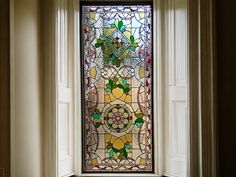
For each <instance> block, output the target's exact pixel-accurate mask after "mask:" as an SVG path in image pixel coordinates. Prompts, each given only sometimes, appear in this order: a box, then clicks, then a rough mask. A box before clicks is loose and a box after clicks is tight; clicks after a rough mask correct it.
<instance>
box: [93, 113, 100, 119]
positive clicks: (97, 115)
mask: <svg viewBox="0 0 236 177" xmlns="http://www.w3.org/2000/svg"><path fill="white" fill-rule="evenodd" d="M101 116H102V114H97V113H93V118H94V119H100V118H101Z"/></svg>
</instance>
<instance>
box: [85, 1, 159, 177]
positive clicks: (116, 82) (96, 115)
mask: <svg viewBox="0 0 236 177" xmlns="http://www.w3.org/2000/svg"><path fill="white" fill-rule="evenodd" d="M81 10H82V11H81V38H82V41H81V51H82V53H81V57H82V61H81V63H82V98H83V99H82V113H83V114H82V125H83V126H82V127H83V132H82V135H83V136H82V137H83V153H82V154H83V172H85V173H86V172H87V173H103V172H109V173H115V172H116V173H121V172H133V173H137V172H144V173H152V172H153V170H154V169H153V166H154V163H153V162H154V159H153V128H152V125H153V116H152V107H153V105H152V99H153V98H152V6H151V5H150V4H148V3H146V4H145V3H142V4H138V3H137V4H133V5H132V4H125V3H124V4H123V5H121V4H117V5H103V4H97V3H96V4H93V3H91V2H90V3H82V5H81Z"/></svg>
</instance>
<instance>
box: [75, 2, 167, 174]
mask: <svg viewBox="0 0 236 177" xmlns="http://www.w3.org/2000/svg"><path fill="white" fill-rule="evenodd" d="M160 3H161V1H160V0H156V1H153V34H154V36H153V49H154V50H153V58H155V60H154V61H153V75H154V79H153V84H154V94H153V102H154V105H157V107H156V109H155V108H154V109H153V111H154V113H153V115H154V117H162V111H163V105H162V104H160V103H162V100H163V99H164V98H163V97H162V96H161V95H163V94H162V90H163V88H162V85H163V84H162V83H163V79H164V78H163V72H164V71H163V67H161V66H162V63H163V62H164V57H162V49H161V47H162V44H161V43H159V44H157V42H156V41H162V39H161V34H162V31H163V27H162V25H161V21H162V20H161V17H162V15H161V13H162V9H161V5H160ZM72 6H73V7H74V9H73V10H72V15H73V14H74V15H75V16H74V23H73V24H74V25H75V26H74V39H77V40H75V41H74V48H75V49H80V24H79V21H80V16H79V15H80V13H81V12H80V3H79V1H74V4H73V5H72ZM74 56H75V57H74V58H75V61H76V62H78V63H77V64H75V66H80V64H79V63H80V60H81V58H80V51H79V50H75V51H74ZM163 65H164V63H163ZM74 69H75V73H76V76H75V78H76V77H77V78H76V79H75V82H77V83H76V84H75V85H77V87H76V88H75V90H78V92H77V93H76V95H77V94H78V95H77V96H76V98H77V99H78V100H77V101H75V102H76V104H75V106H76V108H77V111H76V114H77V116H75V117H80V115H82V114H81V110H80V103H81V102H80V99H79V98H81V95H80V94H81V82H80V81H81V78H80V76H81V70H80V69H81V68H80V67H75V68H74ZM156 76H157V77H156ZM157 93H158V96H157ZM154 98H158V100H157V99H154ZM78 108H79V109H78ZM157 110H158V111H157ZM162 120H163V119H160V118H158V119H157V121H154V135H153V138H154V147H156V148H155V149H154V151H153V152H154V164H155V167H154V173H153V174H149V173H140V174H135V176H144V177H160V176H162V175H161V174H162V172H163V166H162V163H160V161H161V162H163V159H164V156H163V142H162V139H163V133H161V132H162V127H163V126H162V125H163V122H162ZM75 126H76V128H75V134H76V135H80V134H81V132H82V130H81V127H82V126H83V125H82V124H81V119H76V122H75ZM78 127H79V128H78ZM75 142H76V145H75V157H82V154H81V152H82V149H81V148H82V147H83V146H82V141H81V136H77V138H76V141H75ZM82 160H83V159H82V158H75V175H76V176H103V177H105V176H112V177H119V176H133V175H134V174H132V173H131V174H128V173H127V174H122V173H116V174H107V173H106V174H105V173H96V174H94V173H93V174H89V173H82V169H81V166H82V165H81V164H82Z"/></svg>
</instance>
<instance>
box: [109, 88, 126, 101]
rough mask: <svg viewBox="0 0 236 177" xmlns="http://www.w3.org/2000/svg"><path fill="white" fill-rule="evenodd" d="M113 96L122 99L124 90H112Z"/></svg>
mask: <svg viewBox="0 0 236 177" xmlns="http://www.w3.org/2000/svg"><path fill="white" fill-rule="evenodd" d="M112 94H113V95H114V97H116V98H120V97H121V96H122V95H123V94H124V90H123V89H121V88H118V87H117V88H115V89H113V90H112ZM111 100H112V99H111Z"/></svg>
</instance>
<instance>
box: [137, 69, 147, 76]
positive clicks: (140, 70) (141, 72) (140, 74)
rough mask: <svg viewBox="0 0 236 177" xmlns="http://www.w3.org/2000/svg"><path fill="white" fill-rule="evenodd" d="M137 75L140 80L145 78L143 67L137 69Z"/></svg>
mask: <svg viewBox="0 0 236 177" xmlns="http://www.w3.org/2000/svg"><path fill="white" fill-rule="evenodd" d="M138 74H139V76H140V78H143V77H144V76H145V70H144V67H140V68H139V71H138Z"/></svg>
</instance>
